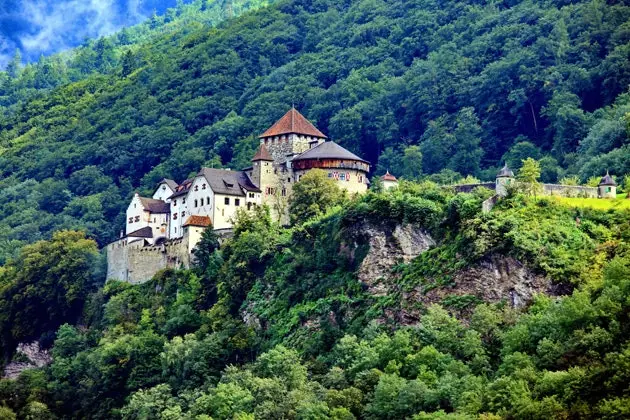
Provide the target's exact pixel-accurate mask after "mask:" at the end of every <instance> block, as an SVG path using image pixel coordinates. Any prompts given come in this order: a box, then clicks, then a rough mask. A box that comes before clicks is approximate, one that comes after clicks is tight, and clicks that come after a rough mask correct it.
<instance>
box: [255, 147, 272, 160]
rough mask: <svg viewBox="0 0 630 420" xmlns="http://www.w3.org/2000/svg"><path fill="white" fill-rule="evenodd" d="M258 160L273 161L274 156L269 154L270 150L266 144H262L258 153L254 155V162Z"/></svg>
mask: <svg viewBox="0 0 630 420" xmlns="http://www.w3.org/2000/svg"><path fill="white" fill-rule="evenodd" d="M257 160H269V161H271V162H273V158H272V157H271V155H270V154H269V151H268V150H267V148H266V147H265V145H264V144H261V145H260V147H259V148H258V151H257V152H256V154H255V155H254V158H253V159H252V162H256V161H257Z"/></svg>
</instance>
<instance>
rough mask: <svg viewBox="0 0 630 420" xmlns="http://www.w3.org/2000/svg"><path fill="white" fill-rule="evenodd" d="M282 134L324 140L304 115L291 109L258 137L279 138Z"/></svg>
mask: <svg viewBox="0 0 630 420" xmlns="http://www.w3.org/2000/svg"><path fill="white" fill-rule="evenodd" d="M283 134H303V135H305V136H313V137H319V138H323V139H326V138H328V137H326V136H325V135H324V133H322V132H321V131H319V130H318V129H317V127H315V126H314V125H313V124H312V123H311V122H310V121H309V120H307V119H306V118H305V117H304V115H302V114H300V113H299V112H298V111H297V109H295V108H291V109H290V110H289V112H287V113H286V114H284V116H283V117H282V118H280V119H279V120H278V121H277V122H276V123H275V124H274V125H272V126H271V128H269V129H268V130H267V131H265V132H264V133H262V134H261V135H260V138H265V137H274V136H280V135H283Z"/></svg>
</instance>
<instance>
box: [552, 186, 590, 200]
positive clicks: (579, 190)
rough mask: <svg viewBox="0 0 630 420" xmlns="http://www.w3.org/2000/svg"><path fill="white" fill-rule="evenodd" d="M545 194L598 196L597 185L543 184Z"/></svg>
mask: <svg viewBox="0 0 630 420" xmlns="http://www.w3.org/2000/svg"><path fill="white" fill-rule="evenodd" d="M542 189H543V194H544V195H557V196H561V197H584V198H597V197H598V196H599V195H598V193H597V187H583V186H580V185H559V184H542Z"/></svg>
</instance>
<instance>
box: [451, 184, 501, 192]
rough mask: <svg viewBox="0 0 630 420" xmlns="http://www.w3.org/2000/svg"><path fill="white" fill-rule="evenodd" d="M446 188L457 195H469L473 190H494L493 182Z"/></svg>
mask: <svg viewBox="0 0 630 420" xmlns="http://www.w3.org/2000/svg"><path fill="white" fill-rule="evenodd" d="M447 188H453V189H454V190H455V192H457V193H469V192H472V191H473V190H474V189H475V188H487V189H489V190H494V189H495V185H494V182H482V183H479V184H459V185H450V186H448V187H447Z"/></svg>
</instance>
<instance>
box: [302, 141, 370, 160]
mask: <svg viewBox="0 0 630 420" xmlns="http://www.w3.org/2000/svg"><path fill="white" fill-rule="evenodd" d="M307 159H344V160H358V161H359V162H365V163H368V164H369V163H370V162H368V161H367V160H364V159H361V158H360V157H358V156H357V155H355V154H354V153H352V152H350V151H349V150H346V149H344V148H343V147H341V146H339V145H338V144H337V143H335V142H334V141H327V142H324V143H320V144H318V145H317V146H315V147H313V148H312V149H309V150H307V151H306V152H304V153H302V154H301V155H298V156H296V157H294V158H293V162H295V161H298V160H307Z"/></svg>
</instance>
